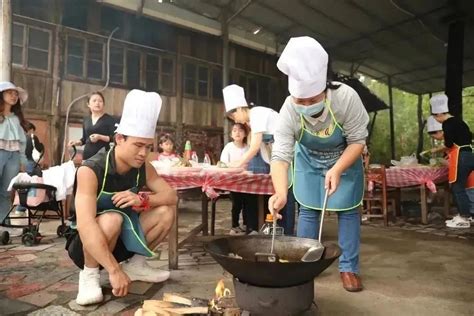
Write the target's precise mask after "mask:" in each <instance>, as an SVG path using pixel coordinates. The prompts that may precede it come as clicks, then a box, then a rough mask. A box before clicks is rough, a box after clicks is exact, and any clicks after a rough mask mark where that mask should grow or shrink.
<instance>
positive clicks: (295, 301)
mask: <svg viewBox="0 0 474 316" xmlns="http://www.w3.org/2000/svg"><path fill="white" fill-rule="evenodd" d="M315 243H317V241H316V240H313V239H306V238H298V237H288V236H279V237H277V238H276V239H275V248H274V249H275V254H276V255H277V256H278V258H280V259H282V261H276V262H265V261H261V260H258V258H257V254H259V253H265V252H268V249H270V246H271V237H269V236H258V235H257V236H237V237H224V238H219V239H215V240H213V241H211V242H209V243H208V244H207V245H206V250H207V252H208V253H209V254H210V255H211V256H212V257H213V258H214V259H215V260H216V261H217V262H218V263H219V264H220V265H221V266H222V267H223V268H224V269H225V270H227V271H228V272H229V273H230V274H232V276H233V277H234V287H235V298H236V301H237V305H238V306H239V308H241V309H242V310H246V311H248V312H250V315H251V316H255V315H272V316H273V315H275V316H277V315H278V316H280V315H281V316H286V315H300V314H302V313H303V315H314V314H315V312H314V309H315V306H313V305H312V304H313V299H314V278H316V277H317V276H318V275H319V274H320V273H321V272H323V271H324V270H326V269H327V268H328V267H329V266H330V265H331V264H332V263H333V262H334V261H335V260H336V259H337V258H338V257H339V256H340V254H341V250H340V249H339V247H338V246H337V245H335V244H331V243H324V246H325V250H324V253H323V256H322V258H321V259H320V260H319V261H316V262H302V261H301V258H302V257H303V255H304V254H305V253H306V251H307V250H308V249H309V248H311V247H313V246H315ZM305 311H309V313H305Z"/></svg>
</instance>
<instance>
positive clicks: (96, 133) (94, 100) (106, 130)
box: [69, 92, 116, 160]
mask: <svg viewBox="0 0 474 316" xmlns="http://www.w3.org/2000/svg"><path fill="white" fill-rule="evenodd" d="M104 105H105V99H104V96H103V95H102V93H100V92H93V93H92V94H91V95H90V96H89V98H88V100H87V106H88V107H89V109H90V111H91V115H90V116H88V117H85V118H84V122H83V124H82V138H81V139H80V140H72V141H70V142H69V146H82V145H85V147H84V153H83V155H82V159H84V160H85V159H88V158H90V157H92V156H94V155H95V154H96V153H97V152H98V151H99V150H100V149H102V148H104V147H105V149H106V151H107V150H109V143H110V142H111V141H112V139H113V135H114V131H115V123H116V120H115V119H114V118H113V117H112V116H110V115H109V114H107V113H105V110H104Z"/></svg>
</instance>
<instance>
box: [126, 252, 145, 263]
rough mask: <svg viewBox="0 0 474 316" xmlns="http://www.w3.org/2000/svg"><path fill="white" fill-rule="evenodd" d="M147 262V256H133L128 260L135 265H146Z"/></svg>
mask: <svg viewBox="0 0 474 316" xmlns="http://www.w3.org/2000/svg"><path fill="white" fill-rule="evenodd" d="M145 260H146V257H145V256H140V255H137V254H135V255H133V257H131V258H130V259H129V260H128V262H129V263H133V264H144V263H145Z"/></svg>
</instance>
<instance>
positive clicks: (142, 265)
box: [121, 255, 170, 283]
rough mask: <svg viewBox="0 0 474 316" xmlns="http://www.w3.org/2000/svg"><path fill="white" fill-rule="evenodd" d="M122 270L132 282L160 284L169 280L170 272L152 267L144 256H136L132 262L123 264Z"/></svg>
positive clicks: (131, 259)
mask: <svg viewBox="0 0 474 316" xmlns="http://www.w3.org/2000/svg"><path fill="white" fill-rule="evenodd" d="M121 265H122V270H123V272H125V273H126V274H127V275H128V277H129V278H130V280H131V281H143V282H151V283H159V282H163V281H166V280H168V279H169V277H170V272H169V271H165V270H160V269H155V268H152V267H150V266H149V265H148V264H147V263H146V258H145V257H144V256H139V255H134V256H133V257H132V258H130V260H128V261H126V262H122V264H121Z"/></svg>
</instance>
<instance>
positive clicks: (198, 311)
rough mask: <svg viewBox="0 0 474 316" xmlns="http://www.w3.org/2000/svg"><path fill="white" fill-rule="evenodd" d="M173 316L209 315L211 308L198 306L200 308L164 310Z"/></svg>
mask: <svg viewBox="0 0 474 316" xmlns="http://www.w3.org/2000/svg"><path fill="white" fill-rule="evenodd" d="M164 310H166V311H167V312H169V313H170V314H171V315H172V316H174V315H190V314H204V315H207V314H208V313H209V308H208V307H207V306H205V307H204V306H198V307H173V308H164Z"/></svg>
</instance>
